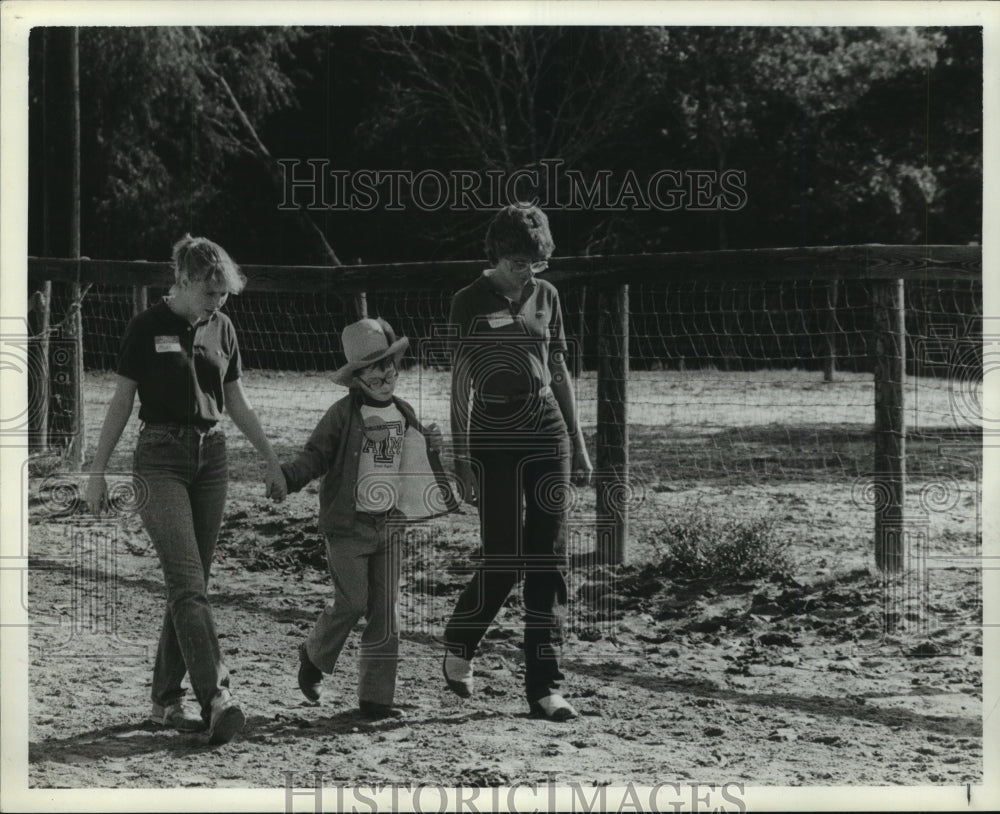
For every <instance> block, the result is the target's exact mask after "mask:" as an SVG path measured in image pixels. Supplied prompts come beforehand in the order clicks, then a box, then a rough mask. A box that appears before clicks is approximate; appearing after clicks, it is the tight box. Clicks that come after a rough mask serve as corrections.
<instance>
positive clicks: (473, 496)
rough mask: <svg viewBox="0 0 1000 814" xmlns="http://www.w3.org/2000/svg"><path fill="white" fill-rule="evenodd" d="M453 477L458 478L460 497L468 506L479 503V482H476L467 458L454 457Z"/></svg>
mask: <svg viewBox="0 0 1000 814" xmlns="http://www.w3.org/2000/svg"><path fill="white" fill-rule="evenodd" d="M455 477H456V478H457V479H458V487H459V489H460V490H461V493H462V494H461V498H462V500H464V501H465V502H466V503H468V504H469V505H470V506H478V505H479V484H477V483H476V476H475V475H474V474H473V472H472V466H471V465H470V464H469V462H468V461H467V460H464V459H462V458H456V459H455Z"/></svg>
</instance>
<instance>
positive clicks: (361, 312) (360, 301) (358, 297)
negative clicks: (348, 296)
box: [354, 257, 396, 328]
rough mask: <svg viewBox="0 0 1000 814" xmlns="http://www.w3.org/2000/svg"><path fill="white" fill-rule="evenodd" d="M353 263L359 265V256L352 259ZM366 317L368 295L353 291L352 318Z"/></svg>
mask: <svg viewBox="0 0 1000 814" xmlns="http://www.w3.org/2000/svg"><path fill="white" fill-rule="evenodd" d="M354 265H356V266H360V265H361V258H360V257H357V258H355V260H354ZM367 317H368V295H367V294H366V293H365V292H364V291H355V292H354V319H355V320H359V319H366V318H367ZM393 327H394V328H395V327H396V326H395V325H394V326H393Z"/></svg>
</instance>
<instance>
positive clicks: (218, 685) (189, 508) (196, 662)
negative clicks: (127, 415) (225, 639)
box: [134, 424, 229, 720]
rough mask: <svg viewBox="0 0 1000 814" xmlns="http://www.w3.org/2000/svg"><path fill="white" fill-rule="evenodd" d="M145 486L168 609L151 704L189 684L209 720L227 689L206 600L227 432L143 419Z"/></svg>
mask: <svg viewBox="0 0 1000 814" xmlns="http://www.w3.org/2000/svg"><path fill="white" fill-rule="evenodd" d="M134 461H135V464H134V470H135V477H136V479H137V480H139V481H141V484H140V486H139V488H140V489H141V488H142V486H145V490H146V492H147V495H146V500H145V501H144V503H143V505H142V506H141V508H140V509H139V514H140V516H141V517H142V521H143V523H144V525H145V527H146V531H147V532H148V533H149V536H150V537H151V538H152V541H153V546H154V547H155V548H156V553H157V555H158V556H159V558H160V566H161V567H162V568H163V579H164V583H165V584H166V588H167V610H166V614H165V615H164V618H163V627H162V630H161V631H160V641H159V644H158V645H157V648H156V663H155V666H154V667H153V692H152V697H153V702H154V703H157V704H161V705H164V706H166V705H168V704H171V703H174V702H175V701H178V700H180V698H182V697H183V695H184V688H183V687H182V686H181V681H182V680H183V678H184V674H185V672H186V673H188V675H189V677H190V681H191V687H192V689H193V690H194V694H195V697H196V698H197V699H198V702H199V704H200V705H201V709H202V716H203V717H204V718H205V719H206V720H208V716H209V711H210V709H211V702H212V699H213V698H214V697H215V696H216V694H217V693H219V691H220V690H222V689H223V688H225V687H228V686H229V671H228V670H227V669H226V666H225V664H223V662H222V655H221V652H220V650H219V640H218V637H217V636H216V632H215V622H214V621H213V619H212V609H211V608H210V607H209V604H208V576H209V570H210V569H211V566H212V555H213V553H214V551H215V542H216V540H217V539H218V536H219V527H220V526H221V525H222V513H223V510H224V508H225V505H226V490H227V488H228V485H229V468H228V463H227V458H226V437H225V435H224V434H223V433H222V432H221V431H219V430H213V431H212V432H210V433H207V434H205V433H204V432H199V431H198V430H197V429H195V428H194V427H189V426H183V425H168V424H146V425H144V426H143V428H142V431H141V432H140V433H139V441H138V444H137V445H136V448H135V458H134Z"/></svg>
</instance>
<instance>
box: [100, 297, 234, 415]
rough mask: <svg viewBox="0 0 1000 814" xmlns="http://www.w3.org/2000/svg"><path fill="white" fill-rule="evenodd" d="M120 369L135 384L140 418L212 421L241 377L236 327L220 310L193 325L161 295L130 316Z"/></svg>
mask: <svg viewBox="0 0 1000 814" xmlns="http://www.w3.org/2000/svg"><path fill="white" fill-rule="evenodd" d="M118 373H119V374H120V375H122V376H125V377H126V378H129V379H132V381H134V382H136V383H138V385H139V386H138V392H139V403H140V407H139V418H140V420H142V421H146V422H150V423H177V424H195V425H197V426H201V427H210V426H212V425H214V424H215V423H216V422H217V421H218V420H219V419H220V418H222V409H223V406H224V404H225V399H224V397H223V389H222V387H223V384H225V383H227V382H233V381H236V380H237V379H238V378H239V377H240V373H241V366H240V351H239V347H238V345H237V343H236V329H235V328H233V323H232V322H230V320H229V317H227V316H226V315H225V314H221V313H215V314H213V315H212V316H211V318H209V319H207V320H205V321H203V322H199V323H198V324H197V325H191V323H190V322H188V321H187V320H186V319H184V318H183V317H180V316H178V315H177V314H175V313H174V312H173V311H171V310H170V308H169V307H168V306H167V303H166V301H164V300H161V301H160V302H158V303H157V304H156V305H154V306H153V307H152V308H148V309H147V310H145V311H143V312H142V313H141V314H138V315H137V316H135V317H134V318H133V319H132V321H131V322H129V324H128V327H127V328H126V329H125V336H124V337H123V338H122V346H121V353H120V355H119V360H118Z"/></svg>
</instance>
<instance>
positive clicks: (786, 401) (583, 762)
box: [26, 373, 984, 810]
mask: <svg viewBox="0 0 1000 814" xmlns="http://www.w3.org/2000/svg"><path fill="white" fill-rule="evenodd" d="M657 375H658V376H659V377H660V379H663V381H660V379H657V380H656V381H655V382H654V381H652V380H651V381H650V382H643V383H641V385H639V386H637V387H636V388H635V389H636V393H635V395H636V396H637V397H636V399H635V401H636V404H637V410H639V411H640V412H641V411H642V410H645V411H646V412H647V413H649V416H648V417H647V418H648V422H649V423H647V424H645V425H643V424H637V425H636V426H635V427H633V428H632V430H633V431H632V437H631V450H632V463H633V471H634V473H636V489H635V490H634V492H633V494H632V495H631V498H632V501H631V503H632V507H631V508H632V513H631V534H630V538H629V542H628V546H629V547H628V562H627V564H626V565H624V566H615V567H611V566H603V565H594V564H593V561H592V560H589V559H588V558H587V557H586V556H581V555H585V554H586V552H587V551H588V550H590V549H591V548H592V547H593V528H594V526H593V520H592V518H589V517H588V512H590V511H592V506H584V505H581V506H578V507H576V508H574V510H573V512H572V513H571V516H572V517H574V518H575V519H576V520H577V521H578V522H577V526H576V528H575V533H574V534H573V535H571V549H572V552H573V553H575V554H577V555H578V556H577V557H576V558H575V560H574V562H575V565H574V567H573V568H572V569H571V572H570V604H569V620H568V621H569V624H568V633H567V641H566V646H565V650H564V671H565V673H566V675H567V681H566V682H565V687H564V689H565V693H566V695H567V697H568V698H570V699H571V700H572V702H573V703H574V704H575V705H576V706H577V708H578V709H579V711H580V712H581V717H580V718H578V719H577V720H574V721H571V722H568V723H563V724H556V723H549V722H544V721H538V720H533V719H530V718H529V717H528V715H527V713H528V709H527V705H526V703H525V701H524V699H523V696H522V682H523V658H522V655H521V651H520V647H519V642H520V640H521V624H522V623H521V614H522V607H521V604H520V598H519V596H517V595H515V596H513V597H512V598H511V599H510V600H509V601H508V603H507V605H506V606H505V608H504V609H503V611H502V612H501V615H500V617H499V618H498V620H497V623H496V624H495V625H494V626H493V628H491V630H490V632H489V633H488V635H487V638H486V640H485V642H484V645H483V648H482V652H481V654H480V656H479V657H478V658H477V660H476V671H477V675H478V684H477V692H476V694H475V696H474V697H472V698H470V699H467V700H462V699H459V698H458V697H456V696H454V695H453V694H451V693H450V692H449V691H448V690H447V689H446V688H445V686H444V681H443V678H442V676H441V666H440V659H441V656H442V648H441V646H440V644H439V643H438V641H437V637H438V636H440V634H441V632H442V630H443V627H444V623H445V620H446V619H447V617H448V615H449V613H450V611H451V609H452V607H453V606H454V603H455V600H456V599H457V596H458V592H459V591H460V589H461V587H462V586H463V584H464V583H465V582H466V581H467V579H468V571H467V570H466V569H467V567H468V564H469V561H470V556H471V555H472V554H473V553H474V550H475V548H476V546H477V543H478V533H477V521H476V519H475V516H474V514H473V513H472V512H471V511H469V510H468V509H465V510H464V512H463V513H462V514H459V515H451V516H448V517H445V518H439V519H436V520H433V521H430V522H428V523H424V524H420V525H415V526H413V527H412V528H411V529H410V530H409V531H408V532H407V533H406V534H405V537H404V541H403V551H404V558H403V580H402V589H401V603H402V606H401V613H402V620H401V621H402V631H401V633H402V648H401V664H400V671H399V683H398V690H397V699H396V700H397V703H398V705H399V706H400V707H402V709H403V710H404V711H405V713H406V715H405V718H403V719H401V720H390V721H382V722H377V723H371V722H368V721H366V720H364V719H362V718H361V717H360V716H359V715H358V714H357V712H356V681H357V645H358V639H359V636H358V635H355V636H354V637H352V639H351V640H350V641H349V643H348V646H347V647H346V649H345V651H344V653H343V655H342V658H341V661H340V663H339V664H338V667H337V670H336V672H335V674H334V675H332V676H330V677H328V678H327V679H326V680H325V682H324V686H325V691H324V697H323V700H322V702H321V703H320V704H319V705H315V704H310V703H308V702H307V701H305V700H304V699H303V697H302V696H301V694H300V692H299V690H298V687H297V685H296V678H295V673H296V668H297V657H296V647H297V645H298V643H299V642H300V641H302V639H303V638H304V637H305V636H306V634H307V632H308V630H309V629H310V626H311V625H312V623H313V621H314V620H315V618H316V616H317V614H318V613H319V611H320V610H321V608H322V607H323V605H324V603H325V601H326V600H327V599H328V598H329V597H330V594H331V586H330V580H329V577H328V575H327V574H326V571H325V568H326V564H325V561H324V556H323V550H322V546H321V544H320V540H319V537H318V535H317V530H316V503H317V497H316V484H312V485H310V486H308V487H307V488H306V489H305V490H303V492H301V493H299V494H296V495H292V496H290V497H289V499H288V500H287V501H286V502H285V503H284V504H280V505H274V504H271V503H270V502H269V501H267V500H265V498H264V497H263V487H262V485H261V482H260V480H259V474H260V466H259V462H258V460H257V458H256V455H255V454H254V453H253V450H252V449H250V448H249V447H248V445H247V444H246V443H245V442H242V443H238V441H239V439H238V436H236V433H235V431H234V430H232V428H231V427H230V428H229V429H228V430H227V431H228V432H229V433H230V438H231V439H232V442H231V470H232V481H231V488H230V499H229V503H228V507H227V512H226V517H225V521H224V527H223V530H222V534H221V536H220V540H219V546H218V550H217V555H216V562H215V564H214V568H213V578H212V579H213V582H212V587H211V595H210V598H211V601H212V604H213V609H214V613H215V618H216V623H217V627H218V630H219V632H220V639H221V643H222V647H223V652H224V655H225V658H226V661H227V664H228V666H229V668H230V671H231V673H232V683H233V687H234V690H235V692H236V694H237V695H238V698H239V699H240V701H241V702H242V704H243V705H244V708H245V710H246V712H247V717H248V725H247V727H246V730H245V731H244V732H243V733H242V735H240V736H238V737H237V738H236V739H235V740H234V741H233V742H232V743H230V744H227V745H225V746H221V747H216V748H213V747H209V746H208V745H207V743H206V737H205V735H204V734H180V733H176V732H173V731H168V730H164V729H162V728H158V727H156V726H154V725H153V724H151V723H149V722H148V721H147V720H146V715H147V713H148V711H149V686H150V676H151V671H152V660H153V648H154V643H155V641H156V638H157V634H158V630H159V626H160V621H161V618H162V614H163V608H164V590H163V586H162V577H161V574H160V569H159V566H158V563H157V559H156V556H155V553H154V552H153V550H152V548H151V546H150V543H149V541H148V538H147V537H146V534H145V532H144V531H143V529H142V527H141V524H140V522H139V519H138V517H137V516H136V515H135V514H134V513H129V511H128V510H127V508H128V507H127V506H126V507H125V509H126V510H125V511H123V512H122V513H120V514H118V515H116V516H115V517H113V518H110V519H109V518H104V519H102V520H101V521H95V520H93V519H91V518H89V517H88V516H87V515H85V514H84V513H82V511H81V510H80V509H81V507H80V505H79V501H78V499H77V498H76V497H75V496H74V492H73V489H72V486H73V484H74V483H75V484H76V485H77V487H79V485H80V484H82V480H81V479H80V476H73V475H61V474H59V473H58V472H56V473H51V474H50V473H47V472H45V471H43V470H40V469H38V470H36V471H34V472H33V476H32V477H31V478H30V479H29V495H28V498H27V505H28V524H29V525H28V528H27V537H28V539H29V541H30V545H29V549H28V550H29V566H30V573H29V575H28V576H29V578H28V583H27V596H26V599H27V607H28V609H29V614H30V622H31V625H30V630H29V655H30V663H29V665H28V682H29V684H28V686H29V690H30V697H29V699H28V720H29V726H28V779H27V780H28V784H29V786H30V787H31V788H34V789H78V788H108V789H110V788H121V789H159V788H195V789H212V788H220V787H239V788H251V789H281V788H282V787H284V786H285V785H286V783H288V782H289V778H291V785H294V786H309V785H310V784H311V783H312V779H311V775H310V774H309V773H312V772H321V773H322V775H323V778H324V782H325V783H327V784H352V785H378V784H392V783H400V784H407V783H423V784H428V785H433V784H437V785H442V786H447V787H453V786H459V787H480V788H482V787H494V788H495V787H502V786H510V785H513V784H516V783H534V782H549V783H556V784H573V783H579V784H585V785H596V786H602V785H609V786H612V787H619V786H621V785H622V784H626V783H628V782H630V781H631V782H632V783H635V784H643V785H649V786H652V785H655V784H658V783H681V784H684V783H688V784H690V783H708V784H715V785H716V786H719V785H721V784H724V783H743V784H746V785H751V786H790V787H816V786H821V787H831V786H849V787H861V786H886V787H888V786H905V787H916V786H939V787H942V788H945V787H952V788H956V787H958V788H961V789H962V792H963V798H964V792H965V786H966V784H971V785H972V786H973V787H974V786H976V785H977V784H981V783H982V782H983V778H984V765H983V764H984V756H983V750H984V742H983V714H984V711H983V693H982V688H983V679H982V675H983V659H982V652H983V643H982V622H983V614H982V582H981V579H982V573H983V571H982V567H981V559H980V558H981V556H982V553H983V552H982V541H981V537H982V529H981V526H982V494H981V488H980V485H979V471H980V470H979V468H978V467H979V461H978V456H979V453H980V451H981V448H980V447H979V446H978V445H979V444H980V443H981V441H979V440H978V439H977V438H973V439H972V441H971V442H970V441H969V439H964V440H963V439H961V438H957V439H954V440H953V442H952V443H953V447H954V448H953V449H952V451H951V452H947V451H946V452H942V449H943V447H942V445H941V434H940V433H936V434H927V435H926V436H925V435H923V433H924V431H925V428H926V427H927V426H928V425H929V424H930V423H933V422H935V421H937V422H939V421H940V418H939V417H938V414H941V415H944V414H945V411H946V409H947V405H948V401H947V393H946V392H943V391H942V392H940V393H937V394H936V395H935V396H934V397H933V398H932V397H931V395H933V392H932V394H931V395H927V394H925V392H924V391H925V390H927V389H928V385H927V384H926V383H924V382H923V381H921V382H920V387H921V388H923V389H922V390H921V398H920V400H919V406H920V408H921V410H922V411H924V412H922V413H920V414H914V415H913V416H911V419H912V421H911V423H910V425H909V426H911V427H913V428H914V435H913V437H912V438H910V439H908V441H907V468H908V472H909V473H910V474H911V478H910V482H909V486H908V492H907V503H908V507H907V512H908V514H907V516H908V518H910V520H908V522H910V523H911V525H910V539H909V551H910V558H909V560H908V570H907V571H906V572H905V573H904V574H903V575H902V576H901V577H900V578H898V579H895V580H891V581H883V579H882V578H881V577H880V576H879V575H878V572H876V571H875V570H874V568H873V557H872V535H873V510H872V507H871V505H870V504H866V500H868V499H869V498H870V497H871V496H870V495H867V494H865V490H864V489H861V490H860V491H859V488H858V484H859V483H862V482H864V478H861V479H860V480H859V479H858V478H857V475H858V474H859V473H865V472H867V471H868V470H869V469H870V465H871V464H870V462H871V436H870V424H866V423H865V422H870V409H871V408H870V404H871V401H870V399H871V394H870V388H871V384H870V380H866V379H864V378H863V377H860V376H858V377H855V378H856V379H857V381H855V380H853V379H850V378H849V377H847V376H845V377H844V381H843V382H842V383H841V384H839V385H837V386H836V387H834V388H833V389H829V388H827V389H823V388H822V387H821V386H817V385H816V384H815V383H814V382H813V381H812V379H811V378H810V377H809V376H807V375H806V374H791V373H788V374H783V378H782V379H781V381H780V382H779V384H781V385H782V387H781V388H778V385H776V384H774V383H773V382H772V381H767V380H765V377H763V376H759V377H756V378H754V377H749V376H746V377H744V378H743V379H740V380H738V381H737V380H734V379H733V377H732V376H729V377H728V378H727V377H723V376H722V375H721V374H719V375H714V374H713V375H709V374H699V375H698V376H695V375H693V374H691V375H680V374H674V375H673V378H671V377H669V376H668V375H667V374H657ZM757 378H759V379H760V381H757ZM772 378H773V376H772ZM438 379H441V381H438V380H437V379H434V378H433V377H428V380H427V382H426V383H425V382H423V381H421V382H417V381H415V380H412V381H407V382H405V383H404V384H405V387H402V388H401V392H404V393H417V392H419V394H420V399H419V403H418V409H419V411H420V413H421V415H422V416H424V418H425V419H427V418H430V419H432V420H433V419H437V420H439V421H440V420H441V417H442V416H446V415H447V409H446V406H447V402H446V399H445V398H444V395H443V394H445V393H446V380H445V378H444V377H443V376H438ZM744 379H745V380H744ZM95 381H96V382H97V384H96V385H95V386H91V388H90V390H89V391H88V421H89V422H93V426H92V427H90V428H89V430H90V432H89V437H91V438H96V435H97V430H98V427H99V421H100V418H101V416H102V415H103V410H102V404H103V403H104V402H105V401H106V398H107V397H108V396H109V395H110V389H109V387H108V386H107V385H108V383H107V382H104V381H103V380H101V379H99V378H98V377H95ZM250 384H251V387H250V391H251V400H252V402H253V403H254V404H255V405H257V406H258V410H259V411H260V412H261V415H262V417H263V420H264V424H265V426H266V427H267V428H268V432H269V434H270V435H271V437H272V440H273V443H274V444H275V447H276V449H277V451H278V454H279V456H280V457H282V458H286V457H287V456H289V455H291V454H293V453H294V451H295V450H296V449H297V448H298V447H299V445H300V444H301V443H303V441H304V440H305V437H306V436H307V434H308V431H309V429H311V426H312V424H313V422H314V421H315V419H316V418H318V415H319V414H321V412H322V410H323V409H325V405H326V404H328V403H329V398H330V395H329V392H330V390H331V388H330V385H329V383H328V382H327V381H326V380H325V378H324V377H320V376H309V375H305V374H302V375H299V376H297V377H292V376H282V375H281V374H270V375H258V376H256V377H255V378H253V379H252V381H251V383H250ZM590 384H592V383H588V382H586V381H585V382H583V385H582V387H583V389H582V402H581V403H582V406H581V414H582V416H583V420H584V425H585V427H587V426H589V427H590V431H589V440H590V442H591V443H593V442H594V436H593V432H592V430H593V424H592V423H591V422H592V418H588V416H590V415H591V413H592V412H593V409H594V401H593V393H591V392H590V391H588V390H587V389H586V388H587V387H589V386H590ZM654 385H655V386H654ZM310 388H312V389H310ZM661 391H662V392H661ZM293 397H294V398H293ZM289 399H292V400H293V401H294V399H298V401H297V402H295V404H296V405H299V403H301V404H305V403H308V404H309V405H310V409H312V410H313V413H304V412H303V410H302V409H300V406H295V408H294V409H291V410H289V409H288V408H287V404H286V403H289ZM692 399H697V401H698V403H699V404H701V405H704V409H700V410H699V411H696V412H695V411H691V410H690V409H688V410H687V412H685V411H684V410H682V409H681V407H680V406H679V405H683V404H691V403H692ZM415 403H416V402H415ZM283 405H284V406H283ZM760 405H763V406H760ZM790 405H791V406H790ZM795 405H797V406H795ZM792 406H795V408H794V410H793V409H792ZM765 407H766V409H765ZM636 420H638V419H637V418H636ZM848 421H849V422H853V423H849V424H838V423H836V422H848ZM136 424H137V422H135V421H133V422H131V423H130V425H129V429H128V430H127V433H126V437H125V438H123V440H122V442H121V443H120V444H119V449H118V452H117V453H116V455H115V457H114V458H113V459H112V462H111V469H112V470H113V471H114V472H117V473H118V474H117V475H113V476H112V477H111V478H110V481H111V488H112V492H113V493H114V492H115V490H116V489H118V488H122V492H121V494H122V495H125V494H126V492H127V490H126V489H124V486H125V483H126V481H127V480H128V478H127V475H126V474H125V473H126V472H127V470H128V458H129V455H130V453H131V448H132V446H133V444H134V440H133V438H134V432H135V425H136ZM445 433H446V435H447V433H448V429H447V427H445ZM970 443H971V446H970ZM956 444H957V445H958V446H961V448H962V449H964V450H965V452H964V453H962V452H961V450H959V452H958V453H956V452H955V451H954V449H955V448H958V447H955V446H954V445H956ZM963 445H964V446H963ZM970 450H971V452H970ZM592 454H593V450H592ZM963 456H964V457H963ZM67 487H69V488H67ZM589 494H590V497H589V498H588V499H589V500H590V501H591V502H592V500H593V498H592V495H593V490H592V489H591V490H590V492H589ZM706 512H707V513H710V514H712V515H718V516H720V517H739V518H746V517H750V516H762V517H769V518H773V519H774V520H775V521H776V528H777V529H778V530H779V531H780V534H781V536H782V539H784V540H786V541H787V544H788V553H789V555H790V556H791V559H792V562H793V567H792V568H791V569H790V571H789V572H788V573H786V574H785V575H784V576H782V577H780V578H779V577H768V578H757V579H742V580H741V579H736V580H735V581H734V580H723V579H705V580H701V581H696V580H690V579H683V578H681V577H680V576H678V575H677V574H675V573H671V572H670V571H669V569H665V568H663V567H662V560H663V553H664V550H663V535H662V526H663V522H664V519H665V518H677V517H681V518H683V517H690V516H694V515H696V514H698V513H706ZM289 773H291V774H289ZM723 802H725V801H723ZM307 804H308V801H306V803H303V805H307ZM359 810H365V809H364V808H361V809H359Z"/></svg>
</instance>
